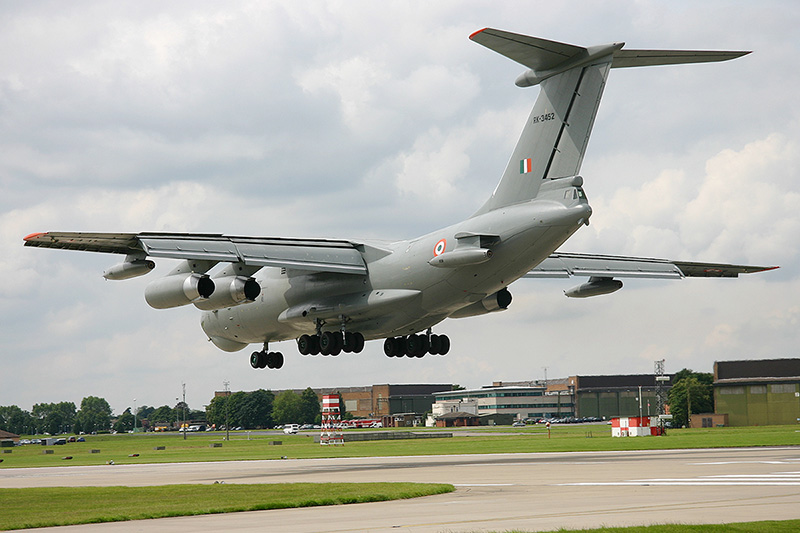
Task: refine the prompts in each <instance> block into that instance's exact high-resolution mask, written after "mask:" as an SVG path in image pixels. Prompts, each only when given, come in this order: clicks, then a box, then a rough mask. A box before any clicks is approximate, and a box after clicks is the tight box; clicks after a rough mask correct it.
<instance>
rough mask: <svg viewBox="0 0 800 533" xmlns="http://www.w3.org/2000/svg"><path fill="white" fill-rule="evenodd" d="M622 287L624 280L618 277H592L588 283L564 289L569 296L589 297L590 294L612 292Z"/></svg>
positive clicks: (596, 294) (597, 294)
mask: <svg viewBox="0 0 800 533" xmlns="http://www.w3.org/2000/svg"><path fill="white" fill-rule="evenodd" d="M621 288H622V282H621V281H620V280H618V279H612V278H595V277H592V278H589V281H588V282H587V283H584V284H583V285H578V286H577V287H572V288H571V289H569V290H566V291H564V295H565V296H567V297H569V298H588V297H589V296H599V295H601V294H611V293H612V292H614V291H618V290H620V289H621Z"/></svg>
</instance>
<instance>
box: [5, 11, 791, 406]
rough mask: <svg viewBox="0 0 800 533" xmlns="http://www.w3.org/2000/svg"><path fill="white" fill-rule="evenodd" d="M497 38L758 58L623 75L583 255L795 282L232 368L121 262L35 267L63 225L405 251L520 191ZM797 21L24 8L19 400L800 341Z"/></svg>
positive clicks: (685, 290) (14, 239)
mask: <svg viewBox="0 0 800 533" xmlns="http://www.w3.org/2000/svg"><path fill="white" fill-rule="evenodd" d="M487 26H488V27H495V28H500V29H505V30H509V31H514V32H518V33H526V34H530V35H535V36H539V37H544V38H548V39H553V40H559V41H564V42H568V43H573V44H578V45H585V46H588V45H595V44H603V43H608V42H614V41H625V42H626V43H627V46H628V47H629V48H700V49H702V48H707V49H731V50H753V51H754V52H753V53H752V54H751V55H748V56H746V57H743V58H740V59H737V60H735V61H732V62H727V63H718V64H710V65H692V66H683V67H658V68H647V69H616V70H613V71H612V72H611V75H610V78H609V83H608V85H607V87H606V91H605V94H604V98H603V102H602V104H601V106H600V111H599V114H598V117H597V121H596V123H595V128H594V131H593V136H592V140H591V142H590V144H589V149H588V152H587V155H586V158H585V160H584V165H583V168H582V172H581V173H582V175H583V176H584V179H585V182H586V185H585V189H586V192H587V195H588V197H589V201H590V203H591V205H592V206H593V208H594V215H593V217H592V224H591V225H590V226H589V227H586V228H583V229H581V230H580V231H579V232H578V233H577V234H576V235H575V236H574V237H573V238H572V239H571V240H570V241H569V242H567V243H566V244H565V246H564V247H563V250H564V251H574V252H592V253H608V254H627V255H642V256H649V257H664V258H670V259H683V260H696V261H719V262H731V263H742V264H754V265H780V266H781V269H780V270H777V271H772V272H767V273H763V274H757V275H750V276H745V277H743V278H740V279H735V280H727V279H726V280H713V279H711V280H703V279H700V280H682V281H626V285H625V288H624V289H623V290H622V291H620V292H618V293H615V294H613V295H610V296H602V297H597V298H591V299H586V300H572V299H567V298H565V297H564V296H563V293H562V291H563V290H564V289H567V288H569V287H571V286H573V285H576V284H577V283H579V282H580V280H552V281H540V280H521V281H519V282H517V283H515V284H513V285H512V286H511V287H510V290H511V292H512V293H513V295H514V302H513V303H512V305H511V308H510V309H509V310H508V311H506V312H503V313H497V314H493V315H488V316H484V317H477V318H469V319H462V320H449V321H445V322H444V323H443V324H441V325H440V326H439V327H438V328H437V330H438V331H439V332H441V333H447V334H448V335H449V336H450V337H451V340H452V343H453V348H452V350H451V352H450V354H449V355H448V356H447V357H431V356H428V357H426V358H424V359H417V360H409V359H407V358H403V359H389V358H387V357H385V356H384V355H383V351H382V343H381V342H377V341H375V342H368V343H367V347H366V349H365V350H364V352H362V353H361V354H358V355H356V354H342V355H341V356H339V357H337V358H331V357H325V358H323V357H301V356H300V355H298V354H297V351H296V347H295V346H294V343H293V342H285V343H280V344H277V345H274V348H273V349H278V350H281V351H283V352H284V354H285V355H286V356H287V361H286V364H285V366H284V368H283V369H281V370H280V371H269V370H262V371H255V370H253V369H251V368H250V366H249V362H248V358H249V354H250V351H252V350H245V351H242V352H237V353H234V354H229V353H224V352H221V351H219V350H217V349H216V348H215V347H214V346H213V345H212V344H211V343H209V342H208V341H207V340H206V338H205V336H204V334H203V332H202V330H201V329H200V325H199V318H200V315H199V312H198V311H197V310H196V309H194V308H193V307H191V306H190V307H187V308H179V309H173V310H166V311H157V310H154V309H151V308H149V307H148V305H147V304H146V303H145V301H144V298H143V292H144V287H145V286H146V285H147V283H148V282H149V281H150V280H152V279H154V278H155V277H157V276H159V275H162V274H164V273H165V272H166V271H167V270H169V269H171V268H172V266H174V265H172V264H170V263H171V262H170V261H167V260H163V261H160V262H159V266H158V268H157V271H156V272H155V273H152V274H150V275H149V276H147V277H142V278H136V279H133V280H129V281H125V282H106V281H105V280H104V279H103V278H102V277H101V274H102V272H103V270H104V269H106V268H107V267H109V266H110V265H112V264H114V263H116V262H118V260H119V257H118V256H111V255H103V254H90V253H85V252H67V251H57V250H40V249H31V248H24V247H23V246H22V237H24V236H25V235H27V234H29V233H33V232H38V231H112V232H117V231H124V232H139V231H176V232H177V231H186V232H211V233H229V234H238V235H260V236H297V237H340V238H347V237H353V238H384V239H401V238H409V237H414V236H417V235H420V234H422V233H427V232H428V231H431V230H434V229H436V228H438V227H443V226H446V225H449V224H451V223H453V222H456V221H458V220H460V219H462V218H464V217H466V216H468V215H470V214H471V213H472V212H473V211H474V210H475V209H477V208H478V207H479V206H480V205H481V204H482V203H483V201H484V200H485V199H486V197H487V196H488V195H489V194H490V193H491V191H492V190H493V188H494V186H495V184H496V182H497V179H498V178H499V176H500V174H501V173H502V170H503V168H504V167H505V164H506V162H507V160H508V157H509V155H510V153H511V150H512V148H513V146H514V144H515V142H516V139H517V136H518V134H519V132H520V131H521V129H522V125H523V123H524V121H525V119H526V118H527V115H528V112H529V110H530V107H531V105H532V103H533V101H534V99H535V97H536V95H537V93H538V89H537V88H532V89H519V88H517V87H515V86H514V83H513V82H514V79H515V78H516V76H517V75H518V74H520V73H521V72H522V70H523V69H522V67H520V66H519V65H517V64H515V63H513V62H512V61H510V60H508V59H506V58H504V57H502V56H499V55H497V54H495V53H493V52H491V51H489V50H487V49H485V48H483V47H482V46H480V45H477V44H475V43H473V42H471V41H470V40H469V39H468V37H469V35H470V34H471V33H472V32H474V31H476V30H478V29H480V28H483V27H487ZM798 27H800V5H798V4H797V3H796V2H789V1H786V2H758V3H753V2H730V1H727V0H726V1H708V2H679V1H675V2H646V1H640V2H602V3H597V2H534V1H525V2H521V1H520V2H491V3H490V2H473V1H463V0H459V1H440V2H425V3H423V2H390V1H387V2H359V1H347V2H313V1H308V2H270V1H262V2H225V3H224V4H220V3H218V2H203V1H191V2H169V3H166V4H165V3H163V2H80V1H76V2H70V3H63V2H54V1H53V2H47V1H41V2H11V3H4V4H2V5H1V6H0V50H2V52H1V53H0V191H2V194H0V246H2V250H3V253H2V256H0V279H2V280H3V281H2V283H0V376H2V386H0V405H11V404H16V405H19V406H20V407H22V408H24V409H30V408H31V407H32V405H33V404H34V403H38V402H51V401H74V402H75V403H76V404H79V402H80V400H81V398H83V397H84V396H88V395H95V396H101V397H104V398H106V399H107V400H108V401H109V402H110V404H111V406H112V408H113V409H114V411H115V412H117V413H118V412H121V411H122V410H124V409H125V408H126V407H128V406H131V405H133V403H134V399H136V403H137V405H139V406H141V405H142V404H147V405H154V406H159V405H162V404H174V403H175V399H176V397H178V396H179V395H180V392H181V383H186V390H187V402H188V403H189V405H190V406H191V407H193V408H202V406H203V405H204V404H206V403H208V401H209V400H210V399H211V398H212V396H213V392H214V391H215V390H220V389H221V388H222V383H223V380H228V381H230V383H231V388H232V389H233V390H254V389H257V388H266V389H282V388H287V387H306V386H337V385H338V386H353V385H371V384H375V383H429V382H432V383H459V384H461V385H464V386H466V387H479V386H482V385H486V384H490V383H491V381H493V380H506V381H508V380H523V379H540V378H543V377H544V373H545V368H546V369H547V371H546V372H547V375H548V377H551V378H552V377H562V376H567V375H574V374H603V373H649V372H652V370H653V361H654V360H657V359H666V369H667V371H668V372H675V371H677V370H680V369H682V368H684V367H689V368H692V369H695V370H698V371H707V372H710V371H711V370H712V367H713V362H714V361H716V360H731V359H757V358H780V357H797V356H798V355H800V354H798V346H800V327H798V326H800V324H798V322H799V321H800V303H798V300H800V299H799V298H798V296H800V271H799V270H798V267H799V266H800V256H799V255H798V243H799V242H800V122H799V120H800V109H799V108H798V97H797V87H800V68H797V67H798V64H799V63H800V59H798V58H799V57H800V34H799V33H798V32H797V28H798Z"/></svg>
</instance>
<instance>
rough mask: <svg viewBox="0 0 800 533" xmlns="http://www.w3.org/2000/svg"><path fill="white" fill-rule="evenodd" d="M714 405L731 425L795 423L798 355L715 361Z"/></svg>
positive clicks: (799, 417) (799, 409)
mask: <svg viewBox="0 0 800 533" xmlns="http://www.w3.org/2000/svg"><path fill="white" fill-rule="evenodd" d="M714 405H715V408H714V410H715V412H716V413H717V414H727V415H728V425H731V426H760V425H769V424H796V423H797V422H798V421H800V359H762V360H750V361H717V362H715V363H714Z"/></svg>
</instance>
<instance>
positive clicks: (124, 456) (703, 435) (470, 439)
mask: <svg viewBox="0 0 800 533" xmlns="http://www.w3.org/2000/svg"><path fill="white" fill-rule="evenodd" d="M383 431H393V430H391V429H385V430H383ZM414 431H421V430H414ZM446 431H447V432H450V431H452V433H453V434H454V436H453V438H443V439H424V440H422V439H420V440H395V441H366V442H348V443H347V444H345V445H344V446H320V445H319V444H315V443H314V442H313V438H312V436H313V435H312V434H305V435H304V434H300V435H276V436H256V435H252V436H251V438H250V439H249V440H248V435H247V432H241V433H231V440H230V441H223V437H224V435H223V434H221V433H200V434H190V435H188V438H187V439H186V440H184V439H183V438H182V437H181V435H176V434H160V433H148V434H134V435H129V434H125V435H92V436H87V438H86V440H87V442H79V443H69V444H66V445H64V446H47V447H45V446H36V445H27V446H17V447H15V448H13V449H12V453H10V454H4V453H0V459H3V462H2V463H0V469H2V468H13V467H41V466H65V465H97V464H106V463H107V462H108V461H114V462H115V463H116V464H137V463H176V462H197V461H200V462H202V461H232V460H263V459H280V458H282V457H288V458H291V459H306V458H322V457H374V456H387V455H398V456H407V455H450V454H464V453H525V452H565V451H578V452H580V451H609V450H622V451H625V450H661V449H673V448H719V447H747V446H790V445H800V432H798V427H797V426H760V427H727V428H704V429H673V430H670V431H669V434H668V435H667V436H665V437H627V438H613V437H611V427H610V426H607V425H565V426H554V427H553V428H552V429H551V432H550V438H548V437H547V430H546V429H544V428H542V427H534V426H529V427H526V428H519V429H518V428H513V429H512V428H509V427H494V428H466V429H461V428H459V429H452V430H451V429H450V428H448V429H447V430H446ZM275 440H279V441H282V442H283V444H282V445H280V446H270V445H268V444H267V443H268V442H270V441H275ZM212 443H222V447H220V448H212V447H211V444H212ZM159 446H164V447H165V448H166V449H164V450H155V449H154V448H156V447H159ZM46 449H49V450H53V454H52V455H44V453H43V452H44V450H46ZM92 449H98V450H100V453H97V454H93V453H91V450H92ZM133 454H138V457H130V456H131V455H133ZM64 457H72V459H69V460H65V459H63V458H64Z"/></svg>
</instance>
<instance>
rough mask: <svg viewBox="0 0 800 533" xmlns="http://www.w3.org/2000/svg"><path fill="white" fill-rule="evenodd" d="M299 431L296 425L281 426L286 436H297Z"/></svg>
mask: <svg viewBox="0 0 800 533" xmlns="http://www.w3.org/2000/svg"><path fill="white" fill-rule="evenodd" d="M298 429H300V426H299V425H297V424H286V425H285V426H283V432H284V433H286V434H287V435H295V434H297V430H298Z"/></svg>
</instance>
